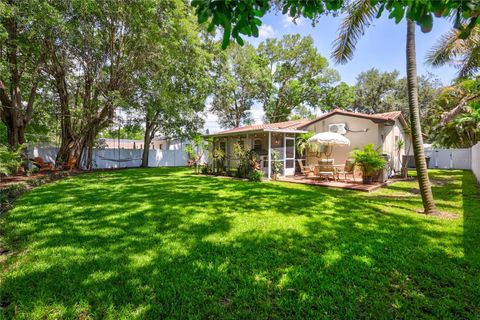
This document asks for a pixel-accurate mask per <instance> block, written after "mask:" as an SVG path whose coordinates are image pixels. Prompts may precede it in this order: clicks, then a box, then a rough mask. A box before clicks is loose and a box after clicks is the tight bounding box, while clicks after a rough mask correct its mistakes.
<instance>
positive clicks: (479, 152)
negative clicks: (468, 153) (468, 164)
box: [472, 142, 480, 183]
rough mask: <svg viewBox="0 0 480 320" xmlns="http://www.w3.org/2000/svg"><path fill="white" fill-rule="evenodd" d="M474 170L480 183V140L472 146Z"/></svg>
mask: <svg viewBox="0 0 480 320" xmlns="http://www.w3.org/2000/svg"><path fill="white" fill-rule="evenodd" d="M472 171H473V173H474V174H475V177H477V181H478V182H479V183H480V142H479V143H477V144H476V145H474V146H473V147H472Z"/></svg>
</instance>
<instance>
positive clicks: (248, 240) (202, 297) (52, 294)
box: [0, 169, 480, 319]
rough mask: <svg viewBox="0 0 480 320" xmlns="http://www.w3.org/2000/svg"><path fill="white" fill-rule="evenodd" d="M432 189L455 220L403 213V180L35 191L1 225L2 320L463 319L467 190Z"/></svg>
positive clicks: (478, 272)
mask: <svg viewBox="0 0 480 320" xmlns="http://www.w3.org/2000/svg"><path fill="white" fill-rule="evenodd" d="M431 178H432V183H433V184H434V194H435V197H436V200H437V205H438V207H439V209H440V210H442V211H446V212H450V213H456V214H458V215H459V218H458V219H455V220H446V219H440V218H436V217H426V216H423V215H420V214H417V213H416V210H419V209H421V208H422V206H421V201H420V197H419V195H418V190H417V184H416V183H415V182H399V183H395V184H393V185H391V186H389V187H388V188H384V189H381V190H378V191H376V192H373V193H363V192H355V191H346V190H338V189H328V188H323V187H314V186H305V185H296V184H287V183H250V182H244V181H236V180H230V179H224V178H213V177H202V176H193V175H191V173H190V171H187V170H185V169H144V170H141V169H131V170H123V171H114V172H97V173H92V174H84V175H81V176H77V177H73V178H69V179H66V180H64V181H61V182H58V183H53V184H50V185H45V186H42V187H39V188H37V189H35V190H33V191H32V192H29V193H28V194H25V195H24V196H22V197H21V198H20V199H19V200H18V201H17V202H16V205H15V207H14V209H13V210H11V211H10V212H9V213H8V214H7V215H6V217H4V218H2V227H1V228H2V229H3V232H2V233H3V236H4V241H6V243H7V246H8V248H9V249H10V252H9V255H8V258H5V256H4V257H3V260H4V261H3V263H2V265H0V268H1V269H2V270H1V271H2V272H1V274H0V281H1V282H0V308H1V309H0V318H2V317H4V318H12V317H17V318H19V319H23V318H28V319H30V318H38V319H40V318H41V319H44V318H52V319H53V318H80V319H88V318H95V319H100V318H106V319H144V318H150V319H162V318H199V319H204V318H212V319H217V318H241V319H245V318H253V319H261V318H317V319H318V318H342V319H345V318H352V319H353V318H355V319H357V318H394V317H400V318H414V317H416V318H476V317H478V316H479V315H480V199H479V197H478V189H477V185H476V183H475V179H474V177H473V175H472V174H471V172H467V171H465V172H463V171H432V172H431ZM0 259H2V258H0ZM5 260H6V261H5Z"/></svg>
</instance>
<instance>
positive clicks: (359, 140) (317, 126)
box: [306, 115, 383, 165]
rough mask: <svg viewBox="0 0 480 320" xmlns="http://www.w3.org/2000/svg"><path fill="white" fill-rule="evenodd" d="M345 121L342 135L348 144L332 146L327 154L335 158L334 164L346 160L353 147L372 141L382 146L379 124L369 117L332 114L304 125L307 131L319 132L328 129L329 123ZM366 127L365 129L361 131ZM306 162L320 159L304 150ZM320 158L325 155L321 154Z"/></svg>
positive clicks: (315, 161) (308, 163) (314, 161)
mask: <svg viewBox="0 0 480 320" xmlns="http://www.w3.org/2000/svg"><path fill="white" fill-rule="evenodd" d="M337 123H345V124H346V125H347V127H348V128H349V130H352V131H359V132H351V131H348V132H347V133H346V134H345V135H344V136H345V137H346V138H348V139H349V140H350V146H335V147H333V150H332V154H331V155H330V156H329V158H331V159H335V163H336V164H343V163H345V162H346V160H347V158H348V157H349V155H350V152H351V151H352V150H353V149H355V148H362V147H363V146H364V145H366V144H369V143H373V144H375V146H376V147H379V146H380V147H383V143H382V140H381V134H382V133H381V132H380V129H379V125H378V124H377V123H375V122H373V121H371V120H369V119H363V118H358V117H349V116H345V115H333V116H331V117H328V118H326V119H324V120H320V121H317V122H315V123H313V124H311V125H309V126H307V127H306V129H307V130H308V131H311V132H314V133H319V132H326V131H328V126H329V125H330V124H337ZM365 129H367V131H366V132H365V131H362V130H365ZM306 153H307V154H306V164H307V165H314V164H316V163H318V160H319V159H320V158H319V157H317V156H316V155H315V154H314V153H311V152H306ZM322 158H325V155H323V154H322Z"/></svg>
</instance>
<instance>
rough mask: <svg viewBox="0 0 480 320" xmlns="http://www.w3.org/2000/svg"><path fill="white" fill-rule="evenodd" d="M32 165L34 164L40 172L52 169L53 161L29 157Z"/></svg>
mask: <svg viewBox="0 0 480 320" xmlns="http://www.w3.org/2000/svg"><path fill="white" fill-rule="evenodd" d="M29 160H30V161H31V162H32V164H33V165H34V166H36V167H37V168H38V169H39V170H40V172H41V171H52V170H53V163H52V162H46V161H44V160H43V159H42V158H41V157H35V158H32V159H29Z"/></svg>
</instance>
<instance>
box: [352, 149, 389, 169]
mask: <svg viewBox="0 0 480 320" xmlns="http://www.w3.org/2000/svg"><path fill="white" fill-rule="evenodd" d="M352 158H353V162H354V164H355V165H356V166H358V167H360V168H361V170H362V172H363V175H364V176H365V177H373V176H375V175H376V173H377V172H378V171H379V170H381V169H383V168H385V165H386V164H387V161H386V160H385V159H384V158H383V157H382V155H381V154H380V152H379V151H378V149H375V145H374V144H373V143H371V144H367V145H365V146H363V150H361V149H354V150H353V151H352Z"/></svg>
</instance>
